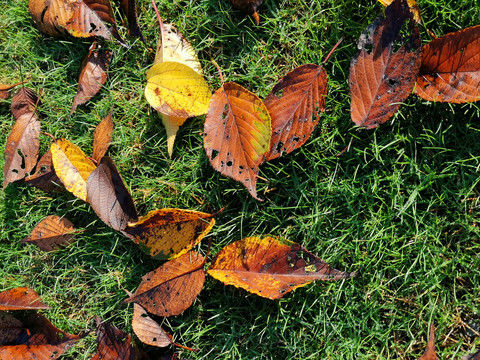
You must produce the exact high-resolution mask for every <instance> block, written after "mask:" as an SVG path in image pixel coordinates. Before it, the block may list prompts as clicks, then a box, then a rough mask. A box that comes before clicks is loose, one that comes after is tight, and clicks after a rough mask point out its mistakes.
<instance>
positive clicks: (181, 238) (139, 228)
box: [125, 209, 215, 311]
mask: <svg viewBox="0 0 480 360" xmlns="http://www.w3.org/2000/svg"><path fill="white" fill-rule="evenodd" d="M214 224H215V219H214V218H213V215H212V214H207V213H203V212H199V211H193V210H181V209H160V210H154V211H151V212H150V213H148V214H147V215H146V216H144V217H142V218H141V219H140V220H139V221H138V222H137V223H135V224H131V225H129V226H128V227H127V228H126V229H125V232H126V233H127V234H128V235H130V236H132V237H133V239H134V241H135V243H137V244H139V245H140V248H141V249H142V250H143V251H145V252H146V253H147V254H149V255H150V256H152V257H153V258H155V259H158V260H165V259H172V258H174V257H178V256H180V255H183V254H185V253H186V252H188V251H189V250H190V249H191V248H192V247H194V246H195V245H196V244H198V243H199V242H200V241H201V240H202V239H203V237H204V236H205V235H207V234H208V232H209V231H210V230H211V229H212V227H213V225H214ZM147 310H148V309H147ZM148 311H150V310H148Z"/></svg>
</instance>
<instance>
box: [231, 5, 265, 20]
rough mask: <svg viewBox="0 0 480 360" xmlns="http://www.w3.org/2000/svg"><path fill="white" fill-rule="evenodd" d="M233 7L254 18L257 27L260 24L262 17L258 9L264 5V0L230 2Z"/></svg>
mask: <svg viewBox="0 0 480 360" xmlns="http://www.w3.org/2000/svg"><path fill="white" fill-rule="evenodd" d="M230 2H231V3H232V6H233V7H234V8H236V9H238V10H242V11H245V12H247V13H249V14H251V15H252V16H253V18H254V19H255V22H256V24H257V25H259V24H260V17H259V16H258V12H257V9H258V7H259V6H260V5H262V2H263V0H230Z"/></svg>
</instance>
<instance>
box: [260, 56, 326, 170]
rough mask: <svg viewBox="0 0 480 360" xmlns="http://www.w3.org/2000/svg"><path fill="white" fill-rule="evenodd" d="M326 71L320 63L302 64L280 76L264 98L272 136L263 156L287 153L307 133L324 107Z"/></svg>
mask: <svg viewBox="0 0 480 360" xmlns="http://www.w3.org/2000/svg"><path fill="white" fill-rule="evenodd" d="M327 81H328V77H327V72H326V71H325V69H324V68H323V67H321V66H320V65H315V64H307V65H302V66H300V67H298V68H296V69H294V70H293V71H291V72H289V73H288V74H287V75H285V76H284V77H283V79H282V80H280V82H279V83H278V84H277V85H275V86H274V88H273V89H272V91H271V92H270V94H268V96H267V97H266V99H265V106H266V107H267V109H268V111H269V112H270V116H271V117H272V140H271V146H270V151H269V152H268V154H267V156H266V160H267V161H269V160H272V159H275V158H278V157H280V156H282V155H283V154H288V153H290V152H292V151H293V150H295V149H297V148H299V147H300V146H302V145H303V144H304V143H305V142H306V141H307V140H308V138H309V137H310V134H311V133H312V131H313V129H314V128H315V126H316V125H317V123H318V120H319V119H320V112H324V111H325V97H326V96H327V90H328V83H327Z"/></svg>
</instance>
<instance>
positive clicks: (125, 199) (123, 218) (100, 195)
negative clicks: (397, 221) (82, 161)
mask: <svg viewBox="0 0 480 360" xmlns="http://www.w3.org/2000/svg"><path fill="white" fill-rule="evenodd" d="M87 202H88V203H89V204H90V205H91V206H92V208H93V210H94V211H95V213H96V214H97V215H98V217H99V218H100V219H101V220H102V221H103V222H104V223H105V224H107V225H108V226H110V227H111V228H112V229H114V230H117V231H122V230H125V228H126V227H127V224H128V223H129V222H132V223H134V222H136V221H138V216H137V210H136V209H135V204H134V203H133V200H132V197H131V196H130V193H129V192H128V189H127V188H126V187H125V184H124V183H123V179H122V177H121V176H120V174H119V173H118V170H117V168H116V166H115V164H114V163H113V161H112V159H110V158H109V157H108V156H104V157H103V158H102V160H101V161H100V164H99V165H98V167H97V168H96V169H95V170H93V171H92V173H91V174H90V176H89V177H88V180H87Z"/></svg>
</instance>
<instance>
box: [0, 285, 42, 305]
mask: <svg viewBox="0 0 480 360" xmlns="http://www.w3.org/2000/svg"><path fill="white" fill-rule="evenodd" d="M36 309H50V306H48V305H46V304H44V303H43V302H42V301H41V300H40V296H38V294H37V293H36V291H35V290H33V289H30V288H26V287H18V288H14V289H10V290H6V291H2V292H0V310H2V311H11V310H36Z"/></svg>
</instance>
